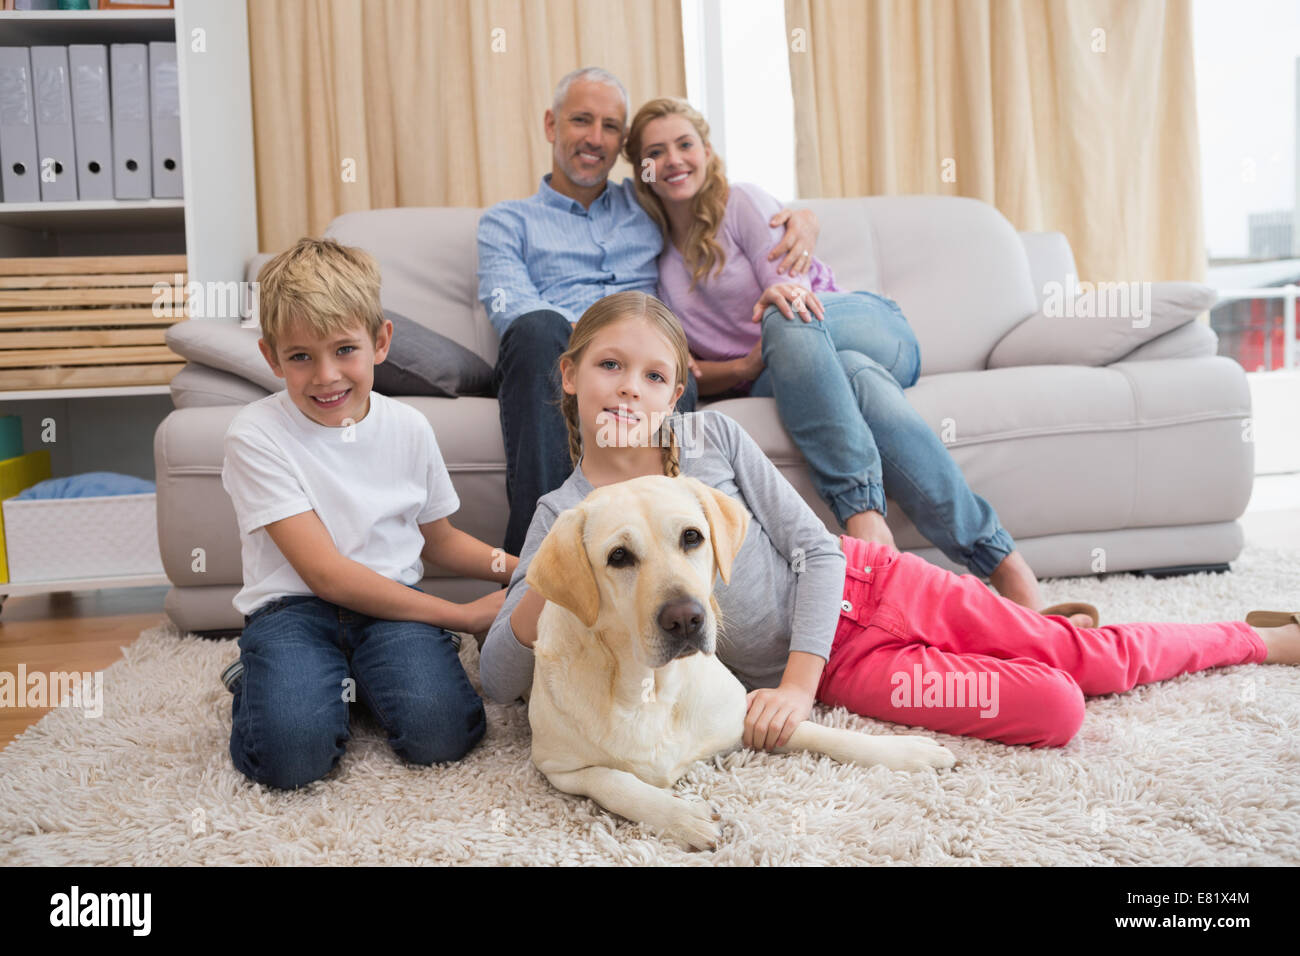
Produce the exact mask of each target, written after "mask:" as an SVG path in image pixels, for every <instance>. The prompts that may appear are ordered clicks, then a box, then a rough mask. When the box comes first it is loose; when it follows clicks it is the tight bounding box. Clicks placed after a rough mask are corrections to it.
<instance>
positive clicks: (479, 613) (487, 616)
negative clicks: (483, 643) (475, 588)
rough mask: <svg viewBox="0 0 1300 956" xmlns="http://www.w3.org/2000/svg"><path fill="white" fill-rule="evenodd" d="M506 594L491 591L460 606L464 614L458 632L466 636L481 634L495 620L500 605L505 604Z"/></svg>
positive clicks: (502, 591) (504, 592)
mask: <svg viewBox="0 0 1300 956" xmlns="http://www.w3.org/2000/svg"><path fill="white" fill-rule="evenodd" d="M506 593H507V592H506V591H504V590H501V591H493V592H492V593H491V594H488V595H485V596H484V597H481V598H479V599H478V600H477V601H470V602H469V603H468V604H462V605H461V609H462V611H463V612H464V614H465V621H464V624H463V626H462V627H460V628H458V630H460V631H463V632H465V633H467V634H481V633H483V632H484V631H486V630H487V629H488V628H490V627H491V626H492V622H493V621H495V620H496V619H497V614H498V613H499V612H500V610H501V605H503V604H505V602H506Z"/></svg>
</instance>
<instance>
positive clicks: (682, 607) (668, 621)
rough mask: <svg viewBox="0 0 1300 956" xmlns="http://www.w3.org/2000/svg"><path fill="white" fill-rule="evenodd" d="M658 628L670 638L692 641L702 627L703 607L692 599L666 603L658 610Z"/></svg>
mask: <svg viewBox="0 0 1300 956" xmlns="http://www.w3.org/2000/svg"><path fill="white" fill-rule="evenodd" d="M659 626H660V627H661V628H663V629H664V632H665V633H666V634H668V635H670V636H671V637H675V638H677V639H679V640H692V641H693V640H695V637H696V635H698V634H699V633H700V628H701V627H703V626H704V607H703V606H702V605H701V604H700V602H699V601H696V600H695V599H694V598H678V599H676V600H673V601H668V602H666V603H665V604H664V606H663V607H661V608H660V609H659Z"/></svg>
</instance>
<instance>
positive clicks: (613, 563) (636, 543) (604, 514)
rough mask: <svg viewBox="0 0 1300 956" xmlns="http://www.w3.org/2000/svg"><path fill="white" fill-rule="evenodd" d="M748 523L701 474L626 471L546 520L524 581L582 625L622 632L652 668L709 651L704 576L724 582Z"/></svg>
mask: <svg viewBox="0 0 1300 956" xmlns="http://www.w3.org/2000/svg"><path fill="white" fill-rule="evenodd" d="M748 527H749V513H748V512H747V511H746V510H745V507H744V506H743V505H742V504H740V502H738V501H736V500H735V499H733V498H731V497H729V496H728V495H725V494H723V493H722V492H720V491H717V490H715V489H713V488H710V487H709V486H708V485H706V484H704V483H703V482H702V481H699V480H697V479H695V478H688V477H685V476H683V477H680V478H668V477H664V476H660V475H650V476H647V477H644V478H635V479H632V480H630V481H623V482H619V483H617V484H613V485H606V486H604V487H603V488H597V489H595V490H594V491H592V492H591V494H589V495H588V496H587V497H586V499H585V500H584V501H583V502H582V503H581V504H580V505H578V506H577V507H575V508H570V509H569V510H568V511H565V512H563V513H562V514H561V515H560V516H559V517H558V518H556V520H555V524H554V525H553V526H552V527H551V530H550V533H549V534H547V536H546V538H545V540H543V541H542V544H541V547H539V548H538V549H537V553H536V554H535V555H534V556H533V560H532V563H531V564H530V565H529V566H528V574H527V575H526V576H525V580H527V581H528V586H529V587H531V588H532V589H533V590H535V591H536V592H537V593H538V594H540V595H541V596H542V597H544V598H546V600H548V601H551V602H553V603H555V604H558V605H560V606H561V607H563V608H565V609H566V610H568V611H569V612H571V613H572V614H573V615H574V616H576V617H577V618H578V619H579V620H580V621H582V623H583V625H584V626H586V627H587V628H589V629H590V628H597V627H599V628H600V629H601V630H603V631H606V632H610V633H615V634H626V635H628V637H630V638H631V640H630V644H631V647H630V651H631V653H633V654H634V655H635V656H636V657H637V659H638V661H639V662H640V663H641V664H643V665H645V666H647V667H650V668H659V667H662V666H664V665H665V664H667V663H668V662H669V661H673V660H676V659H677V658H679V657H687V656H689V655H691V654H694V653H695V652H697V651H699V652H702V653H705V654H712V653H713V652H714V649H715V647H716V644H717V604H716V602H715V601H714V599H713V580H714V575H715V574H721V575H722V580H723V581H724V582H727V583H730V581H731V567H732V563H733V561H734V560H735V558H736V555H737V554H738V553H739V552H740V546H741V544H742V543H743V542H744V540H745V532H746V530H747V529H748Z"/></svg>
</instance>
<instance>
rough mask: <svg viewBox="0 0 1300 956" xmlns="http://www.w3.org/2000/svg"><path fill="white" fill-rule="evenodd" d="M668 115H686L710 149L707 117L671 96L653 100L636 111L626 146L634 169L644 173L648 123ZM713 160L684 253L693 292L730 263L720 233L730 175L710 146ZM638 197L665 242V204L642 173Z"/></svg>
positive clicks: (707, 168) (698, 196) (695, 201)
mask: <svg viewBox="0 0 1300 956" xmlns="http://www.w3.org/2000/svg"><path fill="white" fill-rule="evenodd" d="M665 116H684V117H686V119H687V120H689V121H690V124H691V125H692V126H694V127H695V133H696V135H697V136H699V138H700V143H701V144H702V145H704V146H709V124H708V122H706V121H705V119H704V116H703V115H702V114H701V113H700V112H699V110H697V109H695V108H694V107H693V106H691V104H690V103H687V102H686V101H685V100H679V99H675V98H674V97H671V96H661V97H659V98H658V99H654V100H651V101H650V102H649V103H646V104H645V106H643V107H641V108H640V109H639V110H637V111H636V116H635V117H634V118H633V119H632V126H631V128H630V129H629V130H628V134H627V143H626V144H625V145H624V147H623V151H624V154H625V155H626V156H627V160H628V162H629V163H631V164H632V168H633V169H634V170H638V171H639V170H641V168H642V167H641V159H642V157H641V147H642V144H643V139H644V136H645V128H646V124H647V123H649V122H650V121H651V120H657V119H662V118H663V117H665ZM709 149H710V153H709V161H708V163H707V164H706V165H705V167H704V185H703V186H701V187H700V191H699V192H697V193H696V194H695V197H694V198H693V199H692V200H691V211H692V212H693V213H694V219H693V221H692V222H691V228H690V229H689V230H688V231H687V233H686V248H685V250H684V251H683V252H682V259H683V260H684V261H685V262H686V268H688V269H690V270H691V289H694V288H695V286H696V285H697V284H698V283H699V281H700V280H701V279H703V278H704V277H705V276H707V275H708V274H709V272H711V271H713V269H714V268H715V266H716V268H717V269H718V271H719V272H721V271H722V267H723V265H725V264H726V261H727V254H726V253H725V252H724V251H723V249H722V246H721V245H719V244H718V241H717V238H716V237H717V235H718V230H719V229H720V228H721V227H722V217H723V215H724V214H725V213H726V211H727V195H728V186H727V175H726V172H725V168H724V166H723V163H722V157H721V156H719V155H718V154H717V152H715V151H713V147H712V146H709ZM635 180H636V196H637V199H638V200H640V202H641V205H642V207H644V209H645V211H646V212H647V213H648V214H649V215H650V218H651V219H653V220H654V221H655V222H656V223H658V224H659V230H660V232H662V233H663V234H664V239H665V241H667V239H668V215H667V214H666V213H665V212H664V206H663V202H662V201H661V200H660V199H659V197H658V196H656V195H655V192H654V190H653V189H651V188H650V184H649V183H648V182H646V181H645V179H644V178H643V177H642V175H641V174H640V173H639V172H638V173H637V175H636V177H635Z"/></svg>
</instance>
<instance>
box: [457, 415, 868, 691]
mask: <svg viewBox="0 0 1300 956" xmlns="http://www.w3.org/2000/svg"><path fill="white" fill-rule="evenodd" d="M669 423H670V427H672V428H673V430H674V431H675V432H676V434H677V440H678V444H679V447H680V449H681V454H680V462H681V472H682V474H684V475H689V476H690V477H692V478H698V479H699V480H700V481H702V482H704V483H705V484H707V485H709V486H710V487H713V488H716V489H717V490H719V491H721V492H723V493H724V494H727V495H730V496H731V497H732V498H735V499H736V500H738V501H739V502H740V503H741V504H743V505H745V507H746V508H748V509H749V512H750V514H751V515H752V518H751V520H750V523H749V529H748V531H747V533H746V535H745V541H744V544H743V545H742V546H741V549H740V553H739V555H737V557H736V560H735V562H734V564H733V565H732V573H731V583H730V584H729V585H728V584H724V583H723V582H722V580H721V579H717V580H716V583H715V590H714V596H715V597H716V598H717V601H718V606H719V607H720V608H721V609H722V621H723V624H724V626H723V627H722V628H720V631H719V636H718V651H717V653H718V658H719V660H721V661H722V663H723V664H725V665H726V666H727V667H728V668H730V669H731V671H732V672H733V673H734V674H735V675H736V677H738V678H739V679H740V682H741V683H742V684H744V685H745V687H746V689H749V690H752V689H754V688H756V687H776V686H777V685H778V684H779V683H780V682H781V675H782V673H783V672H784V670H785V665H786V661H787V660H788V659H789V655H790V652H791V651H806V652H808V653H810V654H816V655H818V656H819V657H822V658H828V657H829V656H830V651H831V643H832V642H833V641H834V638H835V628H836V625H837V623H838V621H839V614H840V600H841V597H842V595H843V591H844V569H845V557H844V552H843V551H841V550H840V546H839V539H838V538H837V537H836V536H835V535H832V534H831V533H830V532H828V531H827V530H826V526H825V525H824V524H822V522H821V519H819V518H818V517H817V516H816V515H815V514H814V513H813V511H812V509H811V508H809V507H808V504H807V502H805V501H804V500H803V498H802V497H800V495H799V493H798V492H797V491H795V490H794V488H793V487H792V486H791V485H790V483H789V482H788V481H786V479H785V477H784V476H783V475H782V474H781V473H780V472H779V471H777V470H776V466H775V465H773V464H772V462H771V461H770V460H769V459H768V457H767V456H766V455H764V454H763V452H762V450H761V449H760V448H759V447H758V445H757V444H756V443H755V442H754V440H753V439H752V438H751V437H750V436H749V434H748V433H747V432H746V431H745V429H744V428H742V427H741V426H740V425H739V423H737V422H736V421H735V420H734V419H732V418H729V417H727V416H726V415H724V414H723V413H721V412H718V411H713V410H709V409H706V410H704V411H700V412H693V413H690V414H686V415H674V416H672V417H671V418H670V419H669ZM591 490H592V486H591V483H590V482H589V481H588V480H587V477H586V475H584V474H583V473H582V468H581V465H579V467H578V468H575V469H574V470H573V474H571V475H570V476H569V477H568V479H567V480H566V481H565V482H564V484H563V485H561V486H560V487H559V488H557V489H555V490H554V491H552V492H551V493H550V494H548V495H544V496H543V497H542V498H540V499H539V500H538V502H537V510H536V511H535V512H534V514H533V520H532V524H531V525H529V528H528V536H527V538H526V540H525V541H524V547H523V552H522V553H521V554H520V555H519V565H518V567H516V568H515V572H514V574H513V575H512V576H511V578H510V589H509V591H508V593H507V594H506V599H505V603H504V604H503V605H502V607H501V612H500V613H499V614H498V615H497V617H496V620H495V621H494V622H493V623H492V627H491V629H490V630H489V631H488V635H487V639H486V640H485V641H484V642H483V650H482V654H481V655H480V659H479V674H480V677H481V679H482V682H483V690H484V692H485V693H486V694H487V695H488V696H489V697H491V698H492V699H493V700H496V701H499V702H502V703H506V702H509V701H512V700H514V699H516V698H518V697H520V696H522V695H523V694H524V693H526V692H527V691H528V689H529V687H531V686H532V681H533V651H532V649H531V648H528V647H524V646H523V645H522V644H520V643H519V640H518V638H516V637H515V633H514V629H513V628H512V627H511V626H510V615H511V614H512V613H513V612H514V609H515V608H516V607H517V606H518V604H519V602H520V600H522V599H523V596H524V593H525V592H526V591H527V590H528V584H527V582H526V581H524V575H526V574H527V573H528V565H529V563H530V562H531V561H532V559H533V555H534V554H536V553H537V549H538V547H540V546H541V543H542V540H543V539H544V538H545V537H546V534H547V532H548V531H550V529H551V526H552V525H553V524H554V523H555V519H556V518H557V517H558V516H559V514H560V512H562V511H564V510H566V509H568V508H572V507H574V506H576V505H578V504H579V503H580V502H581V501H582V500H583V499H584V498H585V497H586V496H587V494H588V493H589V492H590V491H591ZM796 568H797V569H799V570H796Z"/></svg>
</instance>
